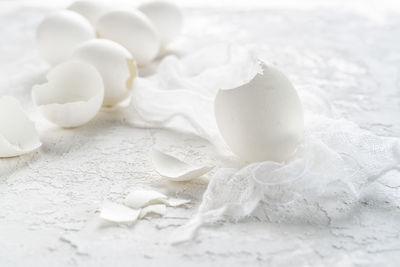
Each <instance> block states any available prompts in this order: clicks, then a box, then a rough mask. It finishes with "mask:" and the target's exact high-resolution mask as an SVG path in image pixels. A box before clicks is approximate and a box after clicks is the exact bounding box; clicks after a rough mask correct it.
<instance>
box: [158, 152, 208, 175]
mask: <svg viewBox="0 0 400 267" xmlns="http://www.w3.org/2000/svg"><path fill="white" fill-rule="evenodd" d="M151 158H152V161H153V164H154V167H155V170H156V172H157V173H158V174H160V175H161V176H163V177H165V178H167V179H169V180H171V181H176V182H182V181H190V180H192V179H195V178H198V177H200V176H203V175H204V174H206V173H208V172H209V171H210V170H212V169H213V168H214V167H212V166H192V165H189V164H187V163H185V162H183V161H181V160H179V159H177V158H175V157H173V156H171V155H169V154H166V153H164V152H161V151H160V150H158V149H155V148H153V150H152V152H151Z"/></svg>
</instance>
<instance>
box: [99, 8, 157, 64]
mask: <svg viewBox="0 0 400 267" xmlns="http://www.w3.org/2000/svg"><path fill="white" fill-rule="evenodd" d="M96 29H97V33H98V34H99V36H100V37H101V38H105V39H110V40H113V41H115V42H117V43H119V44H121V45H122V46H124V47H125V48H127V49H128V50H129V51H130V52H131V54H132V55H133V58H134V59H135V60H136V62H137V64H139V65H145V64H147V63H150V62H151V61H152V60H153V59H154V58H155V57H156V56H157V54H158V51H159V49H160V40H159V37H158V35H157V31H156V29H155V28H154V26H153V24H152V23H151V22H150V20H149V19H148V18H147V17H146V16H145V15H144V14H143V13H142V12H140V11H111V12H108V13H106V14H104V15H103V16H101V17H100V18H99V19H98V20H97V23H96Z"/></svg>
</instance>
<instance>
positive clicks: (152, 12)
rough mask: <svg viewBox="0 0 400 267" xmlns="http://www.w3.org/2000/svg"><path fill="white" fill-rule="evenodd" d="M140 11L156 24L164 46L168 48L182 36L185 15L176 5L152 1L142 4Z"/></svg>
mask: <svg viewBox="0 0 400 267" xmlns="http://www.w3.org/2000/svg"><path fill="white" fill-rule="evenodd" d="M138 9H139V10H140V11H142V12H143V13H144V14H146V16H147V17H148V18H149V19H150V21H151V22H152V23H153V24H154V26H155V28H156V29H157V31H158V34H159V36H160V41H161V45H162V46H166V45H167V44H169V43H170V42H172V41H173V40H174V39H175V38H176V37H177V36H178V35H179V34H180V32H181V30H182V24H183V15H182V11H181V10H180V9H179V7H177V6H176V5H175V4H173V3H170V2H167V1H150V2H146V3H143V4H141V5H140V6H139V7H138Z"/></svg>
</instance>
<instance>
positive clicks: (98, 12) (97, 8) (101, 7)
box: [67, 0, 110, 26]
mask: <svg viewBox="0 0 400 267" xmlns="http://www.w3.org/2000/svg"><path fill="white" fill-rule="evenodd" d="M67 9H69V10H72V11H74V12H77V13H79V14H81V15H82V16H83V17H85V18H86V19H87V20H88V21H89V22H90V23H91V24H92V25H93V26H95V24H96V21H97V19H98V18H100V17H101V16H102V15H103V14H105V13H107V12H108V11H110V7H108V6H107V5H105V4H104V3H102V2H100V1H85V0H82V1H75V2H73V3H72V4H71V5H69V6H68V8H67Z"/></svg>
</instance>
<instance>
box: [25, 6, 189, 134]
mask: <svg viewBox="0 0 400 267" xmlns="http://www.w3.org/2000/svg"><path fill="white" fill-rule="evenodd" d="M182 20H183V16H182V12H181V10H180V9H179V8H178V7H177V6H175V5H174V4H172V3H169V2H165V1H151V2H146V3H144V4H141V5H139V7H138V8H137V9H135V8H126V7H121V8H118V7H115V6H112V7H111V6H106V5H105V4H102V3H99V2H95V1H76V2H74V3H72V4H71V5H70V6H69V7H68V8H67V10H62V11H59V12H56V13H54V14H51V15H50V16H48V17H46V18H45V19H44V20H43V21H42V22H41V23H40V24H39V26H38V28H37V35H36V36H37V46H38V49H39V51H40V54H41V56H42V57H43V59H45V60H46V61H47V62H48V63H49V64H50V65H51V66H52V69H51V70H50V71H49V72H48V74H47V80H48V81H47V83H45V84H42V85H35V86H34V87H33V90H32V98H33V101H34V103H35V105H37V106H38V108H39V110H40V111H41V113H42V114H43V115H44V116H45V117H46V118H47V119H48V120H49V121H51V122H53V123H55V124H57V125H59V126H62V127H77V126H80V125H83V124H85V123H87V122H88V121H90V120H91V119H92V118H93V117H94V116H96V114H97V113H98V111H99V110H100V108H101V107H102V106H103V107H112V106H115V105H118V104H120V103H121V102H123V101H125V100H127V99H128V98H129V97H130V96H131V91H132V89H133V87H134V81H135V78H136V77H137V73H138V70H137V68H138V67H137V66H139V67H140V66H145V65H147V64H149V63H151V62H152V61H153V60H154V59H155V58H156V57H157V56H158V55H159V53H160V51H162V50H163V49H164V48H165V47H167V46H168V44H170V43H171V42H172V41H173V40H174V39H175V38H176V37H177V36H178V35H179V33H180V31H181V29H182Z"/></svg>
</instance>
